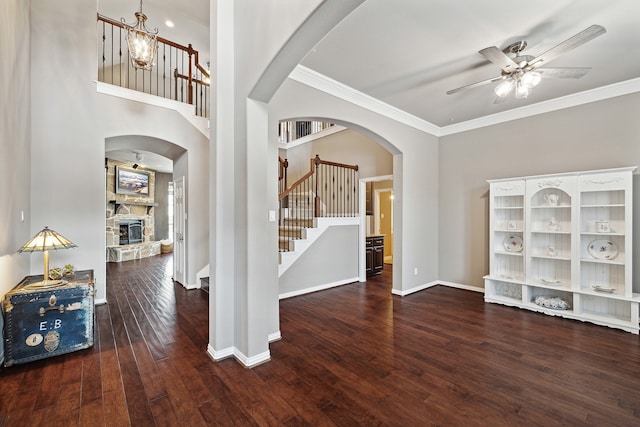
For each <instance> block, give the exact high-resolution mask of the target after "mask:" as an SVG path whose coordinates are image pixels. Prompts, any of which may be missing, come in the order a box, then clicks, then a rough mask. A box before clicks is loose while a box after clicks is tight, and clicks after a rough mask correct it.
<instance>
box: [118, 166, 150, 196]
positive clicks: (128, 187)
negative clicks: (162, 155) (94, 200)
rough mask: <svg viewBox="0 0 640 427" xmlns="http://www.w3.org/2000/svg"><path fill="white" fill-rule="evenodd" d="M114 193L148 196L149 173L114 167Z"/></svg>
mask: <svg viewBox="0 0 640 427" xmlns="http://www.w3.org/2000/svg"><path fill="white" fill-rule="evenodd" d="M116 193H118V194H130V195H133V196H148V195H149V172H144V171H137V170H133V169H127V168H123V167H121V166H116Z"/></svg>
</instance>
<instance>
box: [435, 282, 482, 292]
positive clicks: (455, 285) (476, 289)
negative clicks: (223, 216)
mask: <svg viewBox="0 0 640 427" xmlns="http://www.w3.org/2000/svg"><path fill="white" fill-rule="evenodd" d="M438 284H439V285H442V286H448V287H450V288H458V289H464V290H465V291H473V292H480V293H481V294H484V288H480V287H478V286H470V285H463V284H461V283H454V282H445V281H444V280H438Z"/></svg>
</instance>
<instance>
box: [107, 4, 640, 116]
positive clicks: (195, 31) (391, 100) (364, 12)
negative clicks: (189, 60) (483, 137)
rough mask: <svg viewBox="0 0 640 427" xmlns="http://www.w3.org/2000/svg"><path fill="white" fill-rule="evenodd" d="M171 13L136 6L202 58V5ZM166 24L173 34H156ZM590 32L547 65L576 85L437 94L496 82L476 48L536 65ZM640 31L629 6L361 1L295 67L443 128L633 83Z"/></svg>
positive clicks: (560, 82)
mask: <svg viewBox="0 0 640 427" xmlns="http://www.w3.org/2000/svg"><path fill="white" fill-rule="evenodd" d="M256 1H258V0H256ZM175 4H176V3H175V2H174V1H173V0H145V1H144V4H143V11H144V12H145V14H147V16H148V17H149V21H148V22H149V23H150V24H151V25H152V26H158V27H159V29H160V35H161V36H163V37H166V38H171V37H175V38H176V41H178V42H180V43H193V45H194V47H195V48H196V49H198V50H200V51H201V52H208V28H207V24H208V16H209V0H190V1H188V2H182V3H180V5H179V7H178V6H176V5H175ZM137 8H138V2H137V1H132V0H128V1H126V0H99V10H100V11H101V13H104V14H106V15H108V16H111V17H115V18H119V17H121V16H122V17H125V18H127V21H132V20H133V13H134V12H135V11H136V10H137ZM165 19H171V20H173V21H174V23H175V24H176V25H175V27H174V28H173V29H168V28H166V27H164V21H165ZM593 24H598V25H601V26H603V27H605V28H606V30H607V31H606V33H605V34H604V35H602V36H600V37H597V38H595V39H593V40H591V41H589V42H588V43H586V44H584V45H582V46H580V47H577V48H576V49H574V50H571V51H570V52H567V53H565V54H563V55H562V56H560V57H559V58H557V59H555V60H553V61H552V62H551V63H550V65H549V66H552V67H591V71H589V73H587V74H586V75H585V76H584V77H582V78H581V79H543V80H542V82H541V83H540V84H539V85H538V86H537V87H535V88H534V89H533V91H532V93H531V95H529V97H528V98H526V99H515V98H514V97H513V95H512V96H510V97H509V99H508V100H507V101H505V102H502V103H499V104H494V100H495V98H496V97H495V94H494V92H493V89H494V87H495V86H496V85H497V84H498V83H499V82H496V83H492V84H487V85H484V86H481V87H477V88H474V89H470V90H466V91H463V92H460V93H456V94H453V95H447V94H446V92H447V91H448V90H450V89H454V88H457V87H459V86H464V85H467V84H471V83H474V82H478V81H481V80H485V79H489V78H492V77H496V76H499V75H500V69H499V68H498V66H496V65H495V64H492V63H490V62H489V61H488V60H486V59H485V58H484V57H483V56H482V55H480V54H479V53H478V51H479V50H481V49H483V48H486V47H490V46H497V47H498V48H499V49H504V48H506V47H507V46H508V45H510V44H511V43H514V42H516V41H519V40H525V41H527V44H528V47H527V48H526V50H525V51H524V53H525V54H529V55H533V56H538V55H540V54H541V53H543V52H545V51H546V50H548V49H550V48H552V47H554V46H555V45H557V44H559V43H560V42H562V41H564V40H566V39H567V38H569V37H571V36H573V35H575V34H577V33H578V32H580V31H582V30H584V29H586V28H587V27H589V26H591V25H593ZM639 24H640V1H638V0H612V1H606V2H605V1H603V0H537V1H535V2H520V1H513V0H509V1H507V0H482V1H474V0H393V1H391V0H366V1H365V2H364V3H363V4H362V5H361V6H359V7H358V8H357V9H356V10H355V11H354V12H353V13H352V14H351V15H350V16H348V17H347V18H346V19H345V20H344V21H343V22H342V23H341V24H340V25H338V26H337V27H336V28H335V29H334V30H333V31H332V32H330V33H329V34H328V35H327V36H326V37H325V38H324V39H323V40H322V41H321V42H320V43H319V44H318V45H317V46H316V47H315V48H314V49H313V50H312V51H311V52H309V54H308V55H307V56H306V57H305V58H304V60H303V61H302V63H301V64H302V65H303V66H305V67H307V68H310V69H312V70H314V71H316V72H318V73H320V74H322V75H325V76H327V77H329V78H331V79H333V80H337V81H338V82H340V83H342V84H344V85H346V86H349V87H351V88H353V89H355V90H357V91H360V92H362V93H364V94H367V95H369V96H371V97H374V98H377V99H378V100H380V101H382V102H384V103H386V104H389V105H391V106H393V107H396V108H398V109H400V110H403V111H404V112H406V113H409V114H411V115H413V116H416V117H418V118H420V119H422V120H425V121H427V122H429V123H431V124H433V125H435V126H438V127H441V128H442V127H446V126H449V125H452V124H457V123H461V122H466V121H469V120H473V119H478V118H482V117H485V116H490V115H493V114H496V113H503V112H506V111H509V110H513V109H521V107H527V106H530V105H533V104H540V103H545V102H547V101H550V100H553V99H555V98H560V97H567V96H572V95H575V94H577V93H585V91H593V90H594V89H598V88H602V87H608V86H610V85H615V84H616V83H620V82H628V81H629V80H632V79H637V78H640V25H639ZM185 34H188V35H185ZM205 58H208V55H206V56H205ZM602 91H603V90H602V89H601V90H600V92H598V93H601V92H602ZM604 92H606V90H604Z"/></svg>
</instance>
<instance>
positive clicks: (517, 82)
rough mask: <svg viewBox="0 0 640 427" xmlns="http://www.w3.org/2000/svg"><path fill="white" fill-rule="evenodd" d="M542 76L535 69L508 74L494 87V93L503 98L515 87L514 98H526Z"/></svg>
mask: <svg viewBox="0 0 640 427" xmlns="http://www.w3.org/2000/svg"><path fill="white" fill-rule="evenodd" d="M540 80H542V76H541V75H540V73H538V72H536V71H528V72H520V73H512V74H508V75H506V76H505V77H504V80H503V81H502V83H500V84H499V85H498V86H496V88H495V89H494V92H495V93H496V95H498V96H499V97H500V98H505V97H506V96H507V95H509V94H510V93H511V91H512V90H514V89H515V97H516V98H526V97H527V96H529V94H530V93H531V89H533V88H534V87H535V86H537V85H538V83H540Z"/></svg>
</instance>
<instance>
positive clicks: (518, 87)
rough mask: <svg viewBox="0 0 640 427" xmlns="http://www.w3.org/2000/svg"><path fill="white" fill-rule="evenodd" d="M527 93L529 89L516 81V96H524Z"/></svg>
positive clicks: (527, 94)
mask: <svg viewBox="0 0 640 427" xmlns="http://www.w3.org/2000/svg"><path fill="white" fill-rule="evenodd" d="M529 93H530V90H529V88H528V87H527V86H525V85H523V84H522V82H521V81H517V82H516V94H515V95H516V98H526V97H527V96H529Z"/></svg>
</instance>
